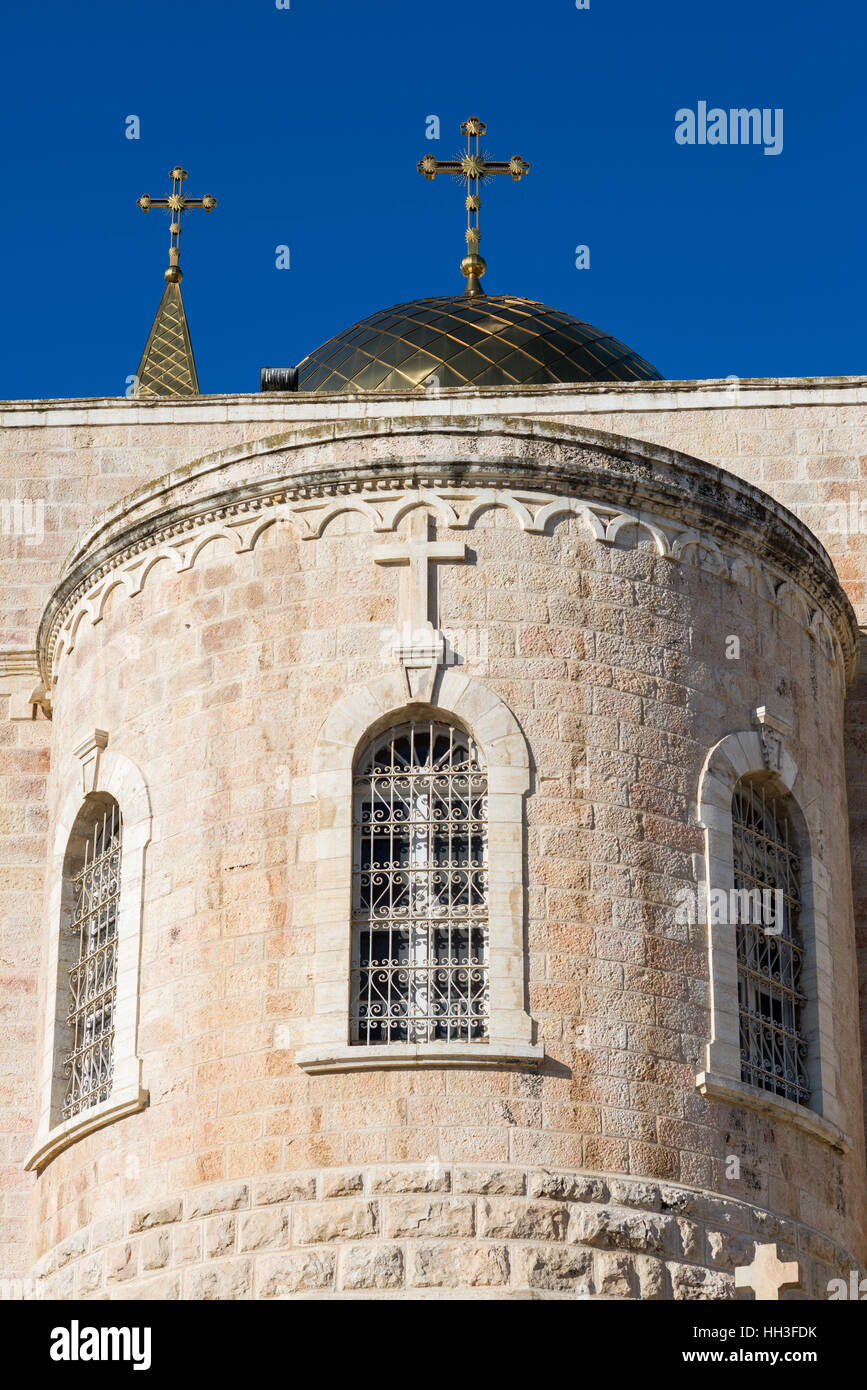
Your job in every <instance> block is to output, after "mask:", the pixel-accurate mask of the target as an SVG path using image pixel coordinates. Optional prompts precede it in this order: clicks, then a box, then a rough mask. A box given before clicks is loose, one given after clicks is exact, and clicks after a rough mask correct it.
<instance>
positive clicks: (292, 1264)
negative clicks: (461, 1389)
mask: <svg viewBox="0 0 867 1390" xmlns="http://www.w3.org/2000/svg"><path fill="white" fill-rule="evenodd" d="M767 1241H774V1242H775V1243H776V1246H777V1252H778V1255H779V1257H780V1258H781V1259H785V1260H797V1261H798V1262H799V1268H800V1270H801V1287H800V1288H799V1289H797V1290H794V1289H793V1290H789V1291H786V1292H784V1293H783V1295H782V1297H783V1298H785V1299H809V1298H817V1299H822V1298H827V1297H828V1288H829V1283H830V1281H831V1280H832V1279H840V1278H842V1279H843V1280H844V1281H845V1283H846V1286H847V1287H849V1281H850V1278H851V1271H852V1269H853V1268H854V1266H853V1265H852V1262H851V1258H850V1256H849V1254H848V1252H847V1251H846V1250H844V1249H843V1248H842V1247H841V1246H839V1245H837V1244H835V1243H834V1242H833V1241H831V1240H828V1239H827V1237H825V1236H823V1235H822V1234H821V1233H820V1232H818V1231H815V1230H812V1229H811V1228H810V1227H808V1226H803V1225H797V1224H796V1223H794V1222H791V1221H787V1220H786V1219H784V1218H781V1217H779V1216H777V1215H776V1214H774V1213H773V1212H769V1211H768V1210H767V1209H766V1208H763V1207H761V1206H755V1205H751V1204H749V1203H746V1202H741V1201H735V1200H733V1199H731V1198H727V1197H720V1196H716V1195H715V1194H712V1193H705V1192H699V1191H696V1190H695V1189H693V1188H687V1187H682V1186H679V1185H676V1184H673V1183H660V1182H651V1181H647V1180H643V1181H636V1180H634V1179H631V1178H619V1177H610V1176H599V1175H596V1174H592V1173H575V1172H554V1171H549V1170H547V1169H544V1168H529V1169H527V1168H525V1167H522V1166H518V1165H506V1166H494V1165H487V1164H439V1163H428V1164H426V1165H414V1164H406V1163H400V1164H393V1165H387V1164H384V1165H380V1166H361V1167H351V1168H335V1169H329V1170H327V1171H325V1172H322V1171H320V1172H310V1173H308V1172H293V1173H290V1174H283V1175H281V1176H271V1177H264V1178H260V1179H257V1180H254V1181H253V1182H249V1181H242V1180H236V1181H232V1182H223V1183H217V1184H213V1185H210V1186H205V1187H202V1188H199V1189H197V1190H196V1191H195V1193H193V1194H190V1195H188V1196H187V1197H186V1198H169V1199H166V1200H161V1199H156V1200H152V1201H149V1202H146V1203H144V1204H143V1205H141V1206H138V1207H135V1208H132V1209H131V1210H130V1211H129V1212H128V1213H123V1214H116V1215H114V1216H111V1217H107V1218H105V1219H104V1220H103V1221H102V1222H100V1223H98V1224H97V1225H94V1227H93V1228H92V1229H89V1230H84V1231H82V1232H80V1233H78V1234H76V1235H74V1236H71V1237H70V1238H69V1239H67V1240H65V1241H64V1242H62V1244H60V1245H58V1246H57V1247H56V1248H55V1249H54V1250H52V1251H51V1253H50V1254H49V1255H48V1256H47V1257H46V1258H44V1259H43V1260H42V1261H41V1262H40V1273H39V1278H38V1280H37V1281H36V1283H35V1287H36V1289H37V1290H38V1295H37V1296H39V1297H43V1298H57V1299H72V1298H81V1299H129V1298H142V1299H208V1300H212V1299H233V1300H234V1299H250V1298H255V1299H274V1298H277V1299H307V1298H333V1297H335V1296H336V1297H342V1298H363V1299H371V1298H374V1299H379V1298H388V1299H400V1298H411V1299H413V1300H418V1299H429V1298H494V1299H510V1298H519V1299H527V1298H542V1299H563V1298H568V1299H574V1298H617V1299H633V1298H641V1299H650V1300H660V1299H676V1300H683V1299H689V1300H695V1299H721V1300H732V1299H738V1300H741V1299H745V1298H747V1297H748V1294H747V1291H746V1290H744V1289H735V1286H734V1273H733V1270H734V1268H735V1266H737V1265H742V1264H749V1263H751V1261H752V1259H753V1255H754V1252H755V1248H756V1245H757V1244H760V1243H765V1242H767Z"/></svg>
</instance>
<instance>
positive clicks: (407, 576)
mask: <svg viewBox="0 0 867 1390" xmlns="http://www.w3.org/2000/svg"><path fill="white" fill-rule="evenodd" d="M373 558H374V560H375V561H376V563H377V564H378V565H402V566H403V567H404V573H403V574H402V575H401V585H400V600H399V606H398V630H399V634H400V635H399V640H398V642H397V644H396V645H395V646H394V648H393V652H394V655H395V657H396V658H397V660H398V661H399V662H400V664H401V666H402V667H403V671H404V675H405V677H406V684H407V692H408V694H410V695H411V696H413V697H414V698H415V699H419V700H421V699H425V700H426V699H429V698H430V694H431V691H432V689H433V682H434V677H435V676H436V672H437V668H438V666H439V664H440V662H441V661H442V659H443V652H444V645H445V644H444V641H443V637H442V634H441V633H440V632H439V631H438V629H437V613H436V603H435V600H434V597H433V595H432V592H431V588H432V586H431V572H430V566H431V564H437V563H440V564H442V563H444V562H449V561H451V562H453V563H457V564H462V563H464V562H465V561H466V558H467V547H466V546H465V545H452V544H449V543H448V542H447V541H432V540H431V539H430V537H429V534H428V515H427V512H425V511H421V510H419V509H416V510H415V511H414V512H412V513H411V516H410V524H409V538H408V540H406V541H403V542H400V543H398V544H395V545H381V546H380V547H379V548H378V550H375V551H374V552H373Z"/></svg>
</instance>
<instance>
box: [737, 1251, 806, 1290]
mask: <svg viewBox="0 0 867 1390" xmlns="http://www.w3.org/2000/svg"><path fill="white" fill-rule="evenodd" d="M800 1282H801V1275H800V1270H799V1269H798V1262H797V1260H791V1261H789V1263H788V1264H783V1263H782V1262H781V1261H780V1260H778V1259H777V1247H776V1245H757V1246H756V1253H755V1255H754V1257H753V1262H752V1264H751V1265H741V1266H740V1267H739V1268H738V1269H736V1270H735V1288H736V1289H754V1290H755V1295H756V1300H757V1301H758V1300H759V1299H764V1300H766V1301H767V1300H771V1301H776V1300H778V1299H779V1297H780V1290H781V1289H795V1288H797V1287H798V1285H799V1284H800Z"/></svg>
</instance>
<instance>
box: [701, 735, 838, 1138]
mask: <svg viewBox="0 0 867 1390" xmlns="http://www.w3.org/2000/svg"><path fill="white" fill-rule="evenodd" d="M757 713H758V715H759V718H760V719H762V717H763V715H764V711H763V710H761V711H757ZM774 751H775V757H776V759H777V763H776V766H775V767H773V768H769V767H768V761H769V759H768V752H767V747H766V744H765V741H764V740H763V738H762V737H761V735H760V734H759V733H758V732H757V731H755V730H753V729H746V730H742V731H741V732H739V733H734V734H728V735H726V737H725V738H723V739H721V740H720V742H719V743H717V744H716V745H715V746H714V747H713V748H712V749H711V751H710V753H709V754H708V756H707V758H706V760H705V763H704V767H703V768H702V772H701V777H700V780H699V791H698V824H699V825H700V827H701V828H702V829H703V830H704V832H705V854H704V856H702V857H701V859H700V865H699V868H700V872H699V892H700V894H701V896H702V898H703V902H704V919H705V921H706V923H707V949H708V975H709V985H710V1041H709V1042H708V1043H707V1045H706V1048H705V1059H704V1070H703V1071H700V1072H699V1073H698V1075H697V1076H696V1079H695V1084H696V1089H697V1091H698V1092H699V1094H700V1095H703V1096H707V1097H709V1098H710V1099H714V1100H721V1101H726V1102H728V1103H729V1104H732V1105H740V1106H745V1107H746V1108H747V1109H750V1110H756V1111H759V1112H760V1113H761V1114H764V1115H766V1116H767V1117H768V1118H770V1119H774V1120H782V1121H784V1122H788V1123H790V1124H793V1125H795V1126H796V1127H798V1128H800V1129H803V1130H805V1131H806V1132H807V1133H809V1134H811V1135H813V1136H814V1137H815V1138H817V1139H821V1140H823V1141H824V1142H825V1143H827V1144H830V1145H831V1146H832V1147H833V1148H835V1149H837V1150H839V1151H840V1152H843V1153H845V1152H847V1151H848V1150H849V1149H850V1148H851V1147H852V1139H851V1138H850V1136H849V1135H848V1134H846V1133H845V1131H844V1129H843V1124H842V1121H843V1116H842V1109H841V1106H840V1102H839V1099H838V1095H837V1078H838V1075H839V1067H838V1059H837V1048H836V1043H835V1040H834V1004H833V962H832V956H831V946H830V931H829V920H828V901H829V894H828V889H829V883H828V874H827V870H826V869H825V866H824V865H823V864H822V862H821V860H820V859H819V857H818V855H817V854H816V852H815V849H814V845H815V844H816V836H815V835H814V834H811V833H810V829H809V825H808V820H807V815H806V814H805V811H804V808H803V807H802V805H801V804H800V802H799V800H798V798H797V797H796V795H795V787H796V784H797V782H798V778H799V775H800V773H799V769H798V766H797V764H796V762H795V761H794V759H793V758H792V756H791V754H790V753H789V752H788V750H787V749H785V748H784V747H782V746H778V747H776V748H775V750H774ZM743 777H755V778H760V779H762V780H763V781H764V783H765V784H766V786H768V787H769V788H770V789H772V790H773V791H775V792H776V793H778V794H780V795H781V796H782V797H783V798H784V801H785V809H786V811H787V813H788V815H789V817H790V820H791V823H792V826H793V829H794V832H795V838H796V842H797V847H798V853H799V856H800V860H801V901H802V910H801V929H802V933H803V948H804V971H803V991H804V994H805V996H806V998H807V1004H806V1006H805V1011H804V1034H805V1036H806V1039H807V1043H808V1048H809V1051H808V1056H807V1072H808V1076H809V1079H810V1090H811V1096H810V1100H811V1104H810V1105H809V1106H805V1105H801V1104H799V1103H798V1102H796V1101H792V1100H789V1099H787V1098H786V1097H785V1096H777V1095H774V1094H773V1093H772V1092H770V1091H766V1090H764V1089H763V1088H761V1087H759V1086H752V1085H750V1084H748V1083H747V1082H744V1081H742V1080H741V1055H740V1028H739V1013H738V966H737V945H736V929H735V927H734V925H733V924H728V923H727V924H725V925H722V924H719V923H717V924H712V923H711V912H710V893H711V891H713V890H715V889H717V890H722V891H723V892H724V893H725V894H726V895H728V894H729V893H730V892H731V891H732V890H733V889H734V886H735V875H734V836H733V827H732V796H733V793H734V789H735V786H736V785H737V783H738V782H739V781H740V780H741V778H743Z"/></svg>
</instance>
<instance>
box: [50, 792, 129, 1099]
mask: <svg viewBox="0 0 867 1390" xmlns="http://www.w3.org/2000/svg"><path fill="white" fill-rule="evenodd" d="M120 852H121V818H120V809H119V807H118V806H117V805H116V804H115V803H112V805H111V806H110V807H107V808H106V810H105V811H104V812H103V814H102V816H101V817H100V818H99V819H98V820H97V821H96V822H95V824H94V825H93V828H92V830H91V831H90V833H89V835H88V838H87V841H86V844H85V849H84V865H83V867H82V868H81V869H80V870H79V872H78V873H77V874H76V875H75V877H74V878H73V880H72V919H71V921H70V923H69V927H68V930H69V931H71V932H73V933H74V934H75V935H76V936H77V938H78V943H77V945H78V960H77V961H76V963H75V965H73V966H72V968H71V969H70V971H69V1011H68V1013H67V1018H66V1021H67V1024H68V1025H69V1027H70V1030H71V1034H72V1040H71V1050H70V1052H69V1053H68V1054H67V1057H66V1060H65V1062H64V1072H65V1074H66V1075H67V1076H68V1077H69V1084H68V1086H67V1090H66V1098H65V1101H64V1105H63V1118H64V1119H69V1117H70V1116H72V1115H78V1114H80V1112H81V1111H82V1110H88V1109H89V1108H90V1107H91V1106H92V1105H96V1104H97V1103H98V1102H99V1101H101V1100H107V1098H108V1096H109V1094H110V1092H111V1081H112V1071H113V1062H114V1009H115V996H116V993H117V913H118V900H119V898H120Z"/></svg>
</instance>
